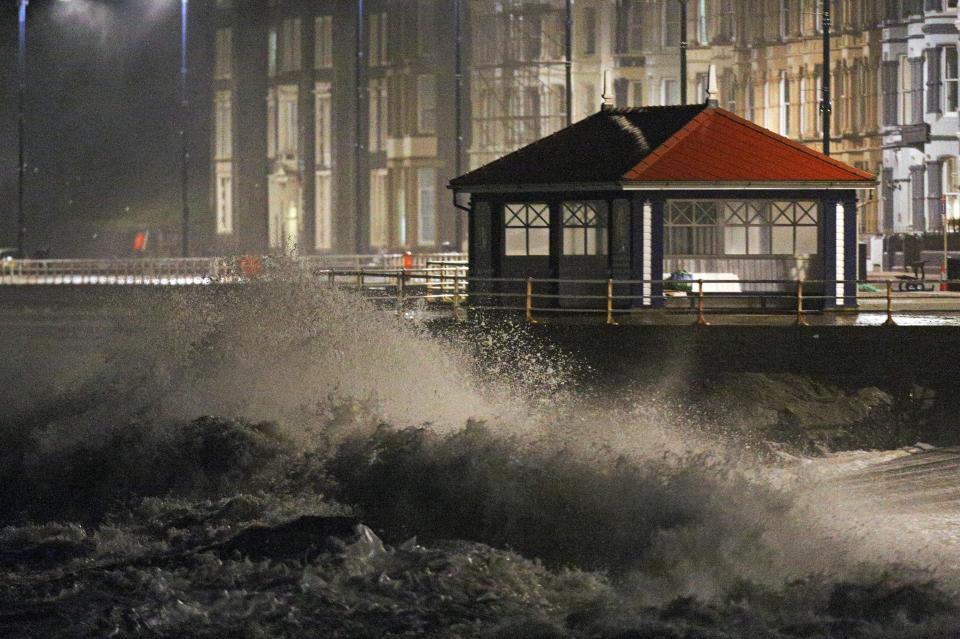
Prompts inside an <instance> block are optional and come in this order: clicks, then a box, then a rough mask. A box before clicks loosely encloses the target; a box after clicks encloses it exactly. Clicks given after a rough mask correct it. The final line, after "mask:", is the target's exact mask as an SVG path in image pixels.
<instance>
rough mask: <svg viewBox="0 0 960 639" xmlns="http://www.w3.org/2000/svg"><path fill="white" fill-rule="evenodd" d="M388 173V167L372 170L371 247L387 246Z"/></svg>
mask: <svg viewBox="0 0 960 639" xmlns="http://www.w3.org/2000/svg"><path fill="white" fill-rule="evenodd" d="M388 195H389V190H388V173H387V169H375V170H373V171H371V172H370V247H371V248H386V247H387V246H388V244H389V238H388V228H389V227H388V223H389V222H388V220H389V211H388V206H389V205H388Z"/></svg>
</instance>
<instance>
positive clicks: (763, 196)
mask: <svg viewBox="0 0 960 639" xmlns="http://www.w3.org/2000/svg"><path fill="white" fill-rule="evenodd" d="M874 184H875V178H874V176H873V175H871V174H870V173H867V172H865V171H862V170H860V169H857V168H854V167H852V166H849V165H847V164H844V163H842V162H838V161H837V160H834V159H832V158H830V157H828V156H826V155H824V154H822V153H819V152H817V151H815V150H813V149H811V148H809V147H806V146H804V145H802V144H799V143H797V142H794V141H792V140H790V139H788V138H785V137H783V136H780V135H777V134H776V133H773V132H772V131H769V130H767V129H764V128H762V127H760V126H758V125H756V124H754V123H752V122H750V121H748V120H745V119H743V118H741V117H739V116H737V115H735V114H733V113H731V112H729V111H726V110H724V109H721V108H717V107H716V106H713V103H707V104H698V105H684V106H664V107H636V108H614V107H612V106H608V105H604V106H603V107H602V108H601V110H600V111H599V112H597V113H594V114H593V115H591V116H588V117H587V118H585V119H583V120H581V121H579V122H576V123H574V124H572V125H570V126H568V127H566V128H564V129H561V130H560V131H558V132H556V133H554V134H552V135H549V136H547V137H545V138H542V139H541V140H539V141H537V142H534V143H532V144H530V145H528V146H525V147H523V148H521V149H519V150H517V151H514V152H513V153H510V154H508V155H506V156H504V157H502V158H500V159H498V160H495V161H493V162H491V163H489V164H487V165H485V166H482V167H479V168H477V169H475V170H473V171H470V172H469V173H466V174H464V175H461V176H460V177H457V178H455V179H454V180H452V181H451V182H450V188H451V189H452V190H453V191H454V193H455V198H457V199H458V201H460V202H466V201H467V197H469V263H470V277H471V278H476V279H477V280H479V283H475V284H474V283H472V289H471V290H472V291H473V292H474V293H477V294H482V293H483V292H484V291H488V292H489V291H500V292H503V291H508V290H514V289H516V288H518V286H520V284H519V283H518V282H514V283H512V284H511V283H507V282H499V283H498V282H489V283H486V284H484V283H483V281H482V280H485V279H487V280H493V279H498V278H528V277H532V278H541V279H551V280H557V281H558V282H556V283H555V284H554V286H555V287H556V289H555V294H556V295H557V297H556V298H554V303H555V304H556V305H559V306H582V305H588V306H589V305H590V301H591V300H590V299H589V298H590V297H591V296H592V298H593V302H594V305H595V304H596V303H597V300H596V297H597V293H598V292H599V290H598V289H597V287H598V286H599V285H597V284H584V283H576V282H570V283H565V281H570V280H607V279H613V280H619V281H632V282H634V283H633V284H630V285H629V287H627V288H624V287H622V286H621V287H618V290H619V291H621V294H618V297H620V300H619V304H618V305H619V306H621V307H622V306H624V304H625V303H624V301H623V300H624V299H629V304H627V305H628V306H631V307H639V308H642V307H656V306H659V305H661V304H662V303H663V296H662V293H663V284H662V281H663V280H664V278H665V277H666V278H669V277H670V275H671V274H672V273H676V272H679V271H686V272H688V273H691V274H692V276H693V277H694V279H697V278H703V279H704V280H705V281H706V280H710V279H714V280H717V279H725V278H730V277H733V278H735V279H737V280H740V281H742V284H739V285H738V290H742V291H743V292H757V291H759V292H763V291H772V292H776V291H782V292H786V293H790V294H792V292H793V291H795V289H796V285H795V284H794V283H795V282H796V281H797V280H807V281H810V286H809V287H807V286H806V285H805V287H804V290H805V292H807V291H808V292H809V293H810V294H811V295H819V296H820V299H821V301H822V306H823V307H825V308H829V307H838V306H840V307H849V308H855V307H856V304H857V285H856V280H857V221H856V217H857V190H858V189H868V188H873V187H874ZM636 282H642V283H636ZM591 286H592V287H593V288H591ZM624 290H628V291H629V294H628V295H622V291H624ZM704 290H705V291H706V290H707V287H706V286H704ZM578 295H580V296H581V298H580V299H579V300H578V299H574V298H575V297H576V296H578Z"/></svg>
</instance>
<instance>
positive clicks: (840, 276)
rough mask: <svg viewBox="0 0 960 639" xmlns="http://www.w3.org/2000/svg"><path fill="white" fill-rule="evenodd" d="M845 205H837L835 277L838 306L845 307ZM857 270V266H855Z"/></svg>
mask: <svg viewBox="0 0 960 639" xmlns="http://www.w3.org/2000/svg"><path fill="white" fill-rule="evenodd" d="M843 213H844V211H843V204H840V203H839V202H838V203H837V215H836V223H835V224H836V238H837V246H836V260H837V261H836V264H837V271H836V275H835V276H834V277H835V279H836V280H838V282H837V283H836V295H837V306H843V303H844V282H843V280H845V279H846V263H845V262H846V261H845V259H844V253H845V251H844V235H845V234H844V215H843ZM853 267H854V268H856V265H853Z"/></svg>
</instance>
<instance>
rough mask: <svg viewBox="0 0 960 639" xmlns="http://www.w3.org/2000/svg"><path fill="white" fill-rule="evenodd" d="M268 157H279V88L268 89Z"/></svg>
mask: <svg viewBox="0 0 960 639" xmlns="http://www.w3.org/2000/svg"><path fill="white" fill-rule="evenodd" d="M267 157H268V158H275V157H277V90H276V88H271V89H270V90H269V91H267Z"/></svg>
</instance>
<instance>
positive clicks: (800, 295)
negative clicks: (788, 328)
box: [795, 280, 810, 326]
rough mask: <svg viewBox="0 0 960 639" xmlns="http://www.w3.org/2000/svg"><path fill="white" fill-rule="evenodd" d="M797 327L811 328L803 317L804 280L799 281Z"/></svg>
mask: <svg viewBox="0 0 960 639" xmlns="http://www.w3.org/2000/svg"><path fill="white" fill-rule="evenodd" d="M795 324H796V325H797V326H810V325H809V324H807V320H806V319H804V317H803V280H797V321H796V322H795Z"/></svg>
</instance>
